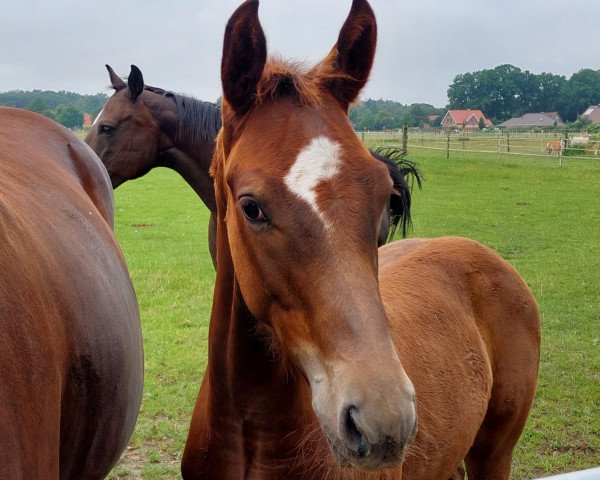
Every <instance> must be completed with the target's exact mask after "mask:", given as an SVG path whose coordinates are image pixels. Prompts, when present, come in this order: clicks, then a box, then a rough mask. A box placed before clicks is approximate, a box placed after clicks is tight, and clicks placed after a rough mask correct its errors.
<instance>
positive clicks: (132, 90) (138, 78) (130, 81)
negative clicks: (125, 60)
mask: <svg viewBox="0 0 600 480" xmlns="http://www.w3.org/2000/svg"><path fill="white" fill-rule="evenodd" d="M127 86H128V87H129V98H131V100H132V101H133V102H135V101H136V100H137V98H138V97H139V96H140V94H141V93H142V92H143V91H144V77H143V76H142V72H141V71H140V69H139V68H138V67H136V66H135V65H132V66H131V72H129V77H128V78H127Z"/></svg>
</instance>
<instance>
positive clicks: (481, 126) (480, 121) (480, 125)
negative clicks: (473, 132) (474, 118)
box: [479, 117, 485, 130]
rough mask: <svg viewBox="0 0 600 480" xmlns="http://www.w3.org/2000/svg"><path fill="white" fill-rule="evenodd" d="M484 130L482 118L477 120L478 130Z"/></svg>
mask: <svg viewBox="0 0 600 480" xmlns="http://www.w3.org/2000/svg"><path fill="white" fill-rule="evenodd" d="M484 128H485V120H484V119H483V117H480V118H479V130H483V129H484Z"/></svg>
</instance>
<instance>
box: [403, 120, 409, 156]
mask: <svg viewBox="0 0 600 480" xmlns="http://www.w3.org/2000/svg"><path fill="white" fill-rule="evenodd" d="M407 155H408V123H405V124H404V125H402V157H403V158H404V157H406V156H407Z"/></svg>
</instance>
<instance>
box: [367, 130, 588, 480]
mask: <svg viewBox="0 0 600 480" xmlns="http://www.w3.org/2000/svg"><path fill="white" fill-rule="evenodd" d="M360 135H361V136H362V138H363V140H364V141H366V142H368V143H370V144H373V143H380V142H383V143H396V142H398V144H400V143H401V142H402V132H396V131H389V132H362V133H360ZM407 146H408V150H409V151H410V150H411V149H413V148H417V149H419V148H421V149H428V150H443V151H446V152H447V156H450V153H451V152H465V153H466V152H472V153H488V154H495V155H498V157H500V155H518V156H534V157H550V156H554V157H557V158H558V159H559V161H560V163H561V164H562V159H563V157H567V158H570V159H585V160H588V159H594V158H596V159H600V141H598V140H594V139H592V138H590V137H589V136H585V134H578V133H573V134H569V135H568V136H564V134H562V133H525V132H518V133H508V134H507V133H506V132H501V133H479V132H477V133H473V132H464V133H463V132H461V133H451V134H447V133H443V132H426V131H423V132H408V142H407ZM599 480H600V479H599Z"/></svg>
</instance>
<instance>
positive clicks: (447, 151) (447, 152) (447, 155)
mask: <svg viewBox="0 0 600 480" xmlns="http://www.w3.org/2000/svg"><path fill="white" fill-rule="evenodd" d="M449 158H450V134H449V133H448V141H447V142H446V160H448V159H449Z"/></svg>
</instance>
